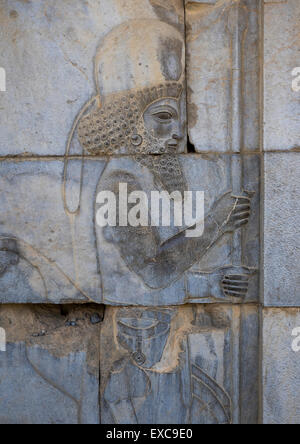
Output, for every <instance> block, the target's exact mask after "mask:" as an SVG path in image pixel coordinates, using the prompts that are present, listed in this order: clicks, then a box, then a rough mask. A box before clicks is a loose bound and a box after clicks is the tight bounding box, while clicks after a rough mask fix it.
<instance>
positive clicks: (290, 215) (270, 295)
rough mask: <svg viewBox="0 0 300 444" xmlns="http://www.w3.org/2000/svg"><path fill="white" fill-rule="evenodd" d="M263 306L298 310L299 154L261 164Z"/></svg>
mask: <svg viewBox="0 0 300 444" xmlns="http://www.w3.org/2000/svg"><path fill="white" fill-rule="evenodd" d="M264 174H265V186H264V194H265V195H264V202H265V203H264V207H265V209H264V264H263V270H264V304H265V305H267V306H282V307H284V306H296V307H297V306H300V293H299V286H300V271H299V258H300V230H299V218H300V205H299V193H300V183H299V177H300V153H274V154H271V153H266V154H265V160H264Z"/></svg>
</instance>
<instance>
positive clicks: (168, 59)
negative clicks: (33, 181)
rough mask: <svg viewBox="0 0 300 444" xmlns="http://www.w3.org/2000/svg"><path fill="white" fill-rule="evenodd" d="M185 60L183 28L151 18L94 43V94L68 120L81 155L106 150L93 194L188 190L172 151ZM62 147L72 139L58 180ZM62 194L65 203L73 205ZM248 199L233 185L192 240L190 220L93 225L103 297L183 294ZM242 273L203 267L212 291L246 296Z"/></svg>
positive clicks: (154, 298) (156, 299)
mask: <svg viewBox="0 0 300 444" xmlns="http://www.w3.org/2000/svg"><path fill="white" fill-rule="evenodd" d="M150 36H151V38H150ZM146 37H147V38H146ZM148 37H149V38H148ZM184 60H185V59H184V41H183V38H182V35H181V34H180V33H179V32H178V31H177V30H176V29H175V28H173V27H172V26H170V25H167V24H166V23H163V22H159V21H156V20H144V21H143V20H142V21H132V22H128V23H126V24H124V25H121V26H120V27H118V28H117V29H115V30H114V31H113V32H112V33H110V34H109V35H108V36H107V37H106V39H105V40H104V42H102V44H101V46H100V48H99V50H98V52H97V55H96V59H95V76H96V78H95V81H96V85H97V93H98V94H97V96H95V97H94V99H92V100H91V101H90V102H89V103H88V104H87V105H86V107H85V108H84V109H83V110H82V112H81V113H80V116H79V118H78V121H77V122H76V124H75V125H74V139H75V137H77V140H78V141H79V143H80V144H81V147H82V150H83V152H84V153H89V154H90V155H101V156H103V155H104V156H109V157H108V158H109V160H108V163H107V166H106V168H105V171H104V172H103V174H102V175H101V177H100V180H99V183H98V186H97V194H98V193H99V192H100V191H103V190H105V191H112V192H114V193H115V194H117V192H118V190H119V185H120V184H124V183H125V184H126V186H127V191H128V194H129V193H130V192H132V191H133V192H134V191H144V192H145V193H146V194H148V195H149V193H150V192H151V191H155V190H157V191H167V192H169V193H172V192H173V191H179V192H181V193H183V192H184V191H187V190H188V185H187V180H186V178H185V175H184V172H183V168H182V165H181V160H180V157H179V156H178V154H179V153H181V152H183V151H184V132H185V121H184V97H185V95H184V72H185V69H184ZM124 66H126V69H124ZM71 142H72V140H71ZM72 143H74V140H73V142H72ZM70 150H71V143H70V146H69V149H68V151H67V157H66V171H65V178H66V177H67V176H68V174H67V173H68V156H69V155H70V154H71V151H70ZM123 155H126V156H123ZM201 191H202V190H201ZM65 197H66V209H67V211H70V212H72V210H71V209H70V207H69V204H68V199H67V196H65ZM250 207H251V198H250V197H249V196H248V195H246V194H244V193H243V192H242V190H241V195H240V196H233V195H232V193H231V192H227V193H226V194H225V195H223V196H218V197H217V198H216V199H215V203H214V205H213V207H212V208H211V209H210V212H208V214H206V217H205V231H204V235H203V236H201V237H198V238H188V237H186V229H187V228H190V227H184V229H182V228H181V229H179V228H177V227H172V228H171V227H169V228H166V227H153V226H152V227H151V226H149V227H142V226H138V227H130V226H120V225H118V226H116V227H106V228H104V229H103V228H100V227H98V226H97V225H96V227H95V232H96V238H97V250H98V260H99V263H100V270H101V278H102V288H103V301H104V302H113V303H116V304H118V303H126V304H131V303H134V304H138V303H140V304H147V305H167V304H172V303H173V304H177V303H183V302H185V301H187V300H188V296H187V294H186V288H185V287H186V286H185V278H186V275H187V274H188V271H189V269H190V268H191V267H192V266H193V265H194V264H196V263H197V262H199V261H200V260H201V259H202V258H203V257H204V255H206V254H207V252H208V251H210V250H211V249H212V248H214V246H215V244H216V243H217V242H218V241H219V240H220V239H222V237H223V236H224V235H225V234H226V233H229V232H233V231H235V230H239V229H240V228H241V227H243V226H244V225H245V224H247V223H248V220H249V216H250ZM96 211H97V207H96V206H95V213H96ZM73 212H75V213H76V209H75V211H74V210H73ZM249 275H250V271H249V270H248V269H247V268H246V267H245V268H242V269H241V268H239V267H238V268H234V267H228V268H227V269H226V270H223V276H220V271H219V270H216V273H211V274H207V275H206V281H207V283H208V287H209V288H210V290H209V291H210V296H212V297H215V298H226V297H228V298H230V297H243V296H245V295H246V294H247V291H248V279H249ZM216 279H218V282H219V283H218V285H216ZM206 287H207V286H206ZM205 291H207V288H206V289H205ZM199 295H200V296H201V288H199ZM206 295H207V294H206Z"/></svg>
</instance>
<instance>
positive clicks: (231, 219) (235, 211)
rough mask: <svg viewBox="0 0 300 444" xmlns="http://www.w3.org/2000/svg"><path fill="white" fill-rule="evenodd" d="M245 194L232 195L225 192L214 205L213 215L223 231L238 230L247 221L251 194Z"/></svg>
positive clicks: (249, 212)
mask: <svg viewBox="0 0 300 444" xmlns="http://www.w3.org/2000/svg"><path fill="white" fill-rule="evenodd" d="M245 194H247V195H245V196H233V195H232V194H231V193H227V194H225V196H223V197H222V198H221V199H220V200H219V201H218V202H217V204H216V205H215V208H214V210H213V217H214V219H215V221H216V222H217V224H218V225H219V227H220V229H221V231H223V233H230V232H233V231H235V230H238V229H239V228H241V227H242V226H244V225H246V224H247V223H248V222H249V217H250V214H251V198H252V195H250V193H245Z"/></svg>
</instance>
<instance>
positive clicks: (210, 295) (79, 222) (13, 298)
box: [0, 155, 260, 305]
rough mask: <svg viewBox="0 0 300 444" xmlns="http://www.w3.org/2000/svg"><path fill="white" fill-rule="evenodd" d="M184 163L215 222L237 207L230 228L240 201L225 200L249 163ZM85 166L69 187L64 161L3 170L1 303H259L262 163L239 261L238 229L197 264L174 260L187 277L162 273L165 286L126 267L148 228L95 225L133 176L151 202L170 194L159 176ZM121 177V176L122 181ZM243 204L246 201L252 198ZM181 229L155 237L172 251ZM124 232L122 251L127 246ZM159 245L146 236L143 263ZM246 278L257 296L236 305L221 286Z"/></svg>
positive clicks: (217, 158)
mask: <svg viewBox="0 0 300 444" xmlns="http://www.w3.org/2000/svg"><path fill="white" fill-rule="evenodd" d="M148 157H149V158H152V157H151V156H148ZM175 160H178V162H179V164H178V166H179V168H180V169H181V171H182V174H183V177H184V178H185V180H186V184H187V188H186V189H189V190H191V191H199V190H201V191H204V192H205V213H206V217H209V215H210V214H213V215H214V214H215V213H216V206H217V207H218V208H220V205H221V204H220V199H221V201H224V202H225V201H226V202H227V201H228V203H226V205H229V206H228V210H226V208H227V207H224V216H223V217H224V220H225V218H226V217H227V216H228V213H229V211H230V208H231V207H232V206H233V204H234V202H235V198H230V197H228V198H226V195H228V196H230V195H231V194H232V195H235V194H234V193H232V191H231V190H232V188H233V186H232V178H231V174H230V171H231V168H232V167H236V163H237V162H239V161H241V159H240V157H239V156H238V155H237V156H228V155H209V156H208V155H191V156H188V155H182V156H179V157H178V158H176V159H175ZM81 165H82V162H81V160H79V159H73V160H71V161H69V164H68V175H67V176H66V178H65V182H64V181H63V177H64V162H62V161H61V160H52V161H50V160H48V161H46V160H44V161H42V160H35V161H22V162H18V161H8V160H6V161H2V162H0V172H1V175H0V187H1V195H0V201H1V207H2V211H3V212H2V216H1V231H0V242H1V244H0V253H1V255H0V261H1V262H0V263H1V265H2V269H1V274H0V284H1V292H0V301H1V302H3V303H65V302H69V303H70V302H76V301H77V302H97V303H106V304H108V305H110V304H113V305H118V304H120V305H126V304H133V305H168V304H171V305H174V304H183V303H185V302H189V301H191V302H195V303H196V302H200V303H207V302H216V301H220V302H234V303H235V302H254V301H257V300H258V267H259V181H258V177H259V168H260V166H259V158H258V157H257V156H256V155H249V156H245V157H244V158H243V168H244V183H243V189H244V190H248V192H252V193H253V194H254V196H253V197H252V198H251V200H250V201H251V216H250V219H249V222H248V224H247V225H246V226H245V227H243V228H241V229H239V230H238V231H241V232H242V241H241V244H240V245H239V246H238V254H237V255H236V254H233V234H232V232H230V231H231V229H229V231H228V232H226V233H225V234H224V235H223V234H219V235H215V234H214V233H212V234H210V233H209V232H204V236H205V238H207V240H206V242H207V245H210V244H211V243H213V241H215V240H216V241H217V242H216V243H215V244H213V245H212V246H211V247H210V248H208V249H205V246H204V247H201V246H199V253H198V255H196V256H195V258H191V259H190V258H189V257H188V256H186V257H184V256H183V255H182V253H183V251H182V250H180V249H178V250H176V251H175V253H174V254H175V256H174V261H175V263H178V267H180V266H182V271H181V272H180V273H178V274H176V275H174V278H173V277H172V276H171V275H170V270H167V269H166V270H165V271H163V270H162V271H160V278H159V279H161V282H162V283H160V281H156V280H155V279H154V278H153V277H150V274H149V272H145V273H146V274H145V275H143V276H142V279H140V277H139V269H140V268H141V262H139V261H138V260H137V267H136V268H133V271H132V269H131V271H130V270H129V269H128V268H127V267H128V265H129V261H130V259H129V256H130V251H132V249H133V248H135V247H134V245H135V242H136V239H137V237H136V235H137V232H139V231H141V234H142V232H144V228H140V229H138V228H134V229H133V231H132V228H131V227H129V228H128V227H126V228H123V229H121V228H112V229H109V230H108V229H104V230H103V229H101V228H99V227H98V225H97V223H96V220H95V219H96V215H97V211H98V208H99V207H100V206H98V205H97V204H96V196H97V194H98V193H99V192H100V191H106V190H110V189H114V188H115V187H116V186H118V183H120V182H122V181H123V179H122V177H123V176H124V174H125V175H127V177H128V175H131V176H132V177H135V178H136V181H137V186H138V189H140V190H144V191H145V192H147V193H148V194H149V202H150V193H149V190H151V191H152V190H155V189H157V190H159V191H160V190H161V188H159V187H158V188H157V186H155V183H154V182H153V181H155V177H156V176H155V175H156V173H155V170H151V165H148V166H147V165H145V166H144V165H143V164H141V163H140V162H139V160H138V158H131V157H121V158H114V159H111V160H110V161H107V159H105V158H102V159H101V158H97V159H91V158H88V159H86V160H85V162H84V168H83V174H82V175H81ZM116 171H117V172H118V174H121V176H122V177H121V176H120V177H119V178H118V179H116V176H115V172H116ZM120 172H122V173H120ZM124 180H125V179H124ZM125 182H126V181H125ZM62 183H63V184H64V183H65V185H66V187H65V189H66V192H65V194H64V193H62ZM178 185H180V184H178ZM81 187H82V192H81V194H80V188H81ZM129 191H130V190H128V192H129ZM240 194H241V196H245V198H247V196H248V195H249V194H247V192H241V193H240ZM65 197H66V200H67V202H68V205H70V206H72V208H76V207H77V206H78V202H80V210H79V211H78V212H77V213H76V214H73V215H70V214H68V211H67V210H66V206H65V204H64V198H65ZM241 199H242V201H243V197H242V198H241ZM194 207H195V198H194ZM220 222H221V223H222V222H223V219H222V220H220ZM149 229H150V230H151V228H149ZM181 229H182V228H177V227H174V226H173V228H172V226H171V227H169V228H167V227H165V228H164V227H158V229H157V230H156V231H157V235H158V236H159V237H160V239H161V242H165V241H166V240H168V239H170V238H171V237H172V236H174V235H176V234H177V233H178V231H180V230H181ZM233 229H235V228H234V225H233V228H232V230H233ZM108 231H109V232H110V233H111V234H110V235H109V234H108ZM152 231H153V230H152ZM121 232H122V233H123V234H122V236H123V237H122V239H123V240H122V242H120V241H119V240H118V239H119V236H120V233H121ZM153 232H154V231H153ZM124 236H125V237H124ZM132 236H133V237H132ZM214 236H216V237H214ZM142 241H143V242H142ZM197 241H198V239H194V240H188V239H185V242H184V245H188V242H189V244H190V245H194V244H195V245H196V243H197ZM200 241H201V239H200ZM198 243H199V242H198ZM199 245H200V244H199ZM154 246H155V241H154V240H153V239H152V238H151V237H149V238H148V237H147V236H144V238H141V241H140V244H139V246H137V247H136V248H138V250H136V253H135V254H136V255H137V254H140V255H143V254H145V253H147V251H151V248H154ZM123 249H124V251H123ZM126 255H127V256H126ZM236 256H237V257H236ZM137 257H138V256H137ZM181 263H182V264H181ZM180 264H181V265H180ZM132 265H133V264H132ZM133 267H134V265H133ZM237 274H241V275H245V277H246V280H248V278H249V288H248V291H247V292H246V294H240V295H239V294H237V295H233V296H232V295H228V297H227V296H226V294H225V293H224V287H223V286H222V281H223V279H224V277H225V276H230V275H237ZM247 276H248V278H247ZM165 280H166V281H165ZM149 283H150V288H149V286H148V284H149ZM247 285H248V283H247Z"/></svg>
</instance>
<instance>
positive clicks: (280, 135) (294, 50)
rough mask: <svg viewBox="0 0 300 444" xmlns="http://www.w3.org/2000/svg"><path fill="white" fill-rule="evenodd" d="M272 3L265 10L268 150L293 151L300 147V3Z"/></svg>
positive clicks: (265, 142)
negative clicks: (299, 79)
mask: <svg viewBox="0 0 300 444" xmlns="http://www.w3.org/2000/svg"><path fill="white" fill-rule="evenodd" d="M272 3H273V4H272ZM272 3H269V2H268V3H267V4H266V5H265V8H264V11H265V12H264V149H265V150H266V151H274V150H278V151H282V150H293V149H296V148H299V146H300V134H299V126H300V100H299V99H300V91H298V92H297V91H294V90H293V87H292V82H293V81H294V80H295V79H296V77H295V76H293V75H292V73H293V71H294V69H295V68H297V67H299V64H300V63H299V58H300V43H299V20H300V4H299V1H298V0H288V1H285V2H278V3H274V2H272ZM278 30H280V32H278Z"/></svg>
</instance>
